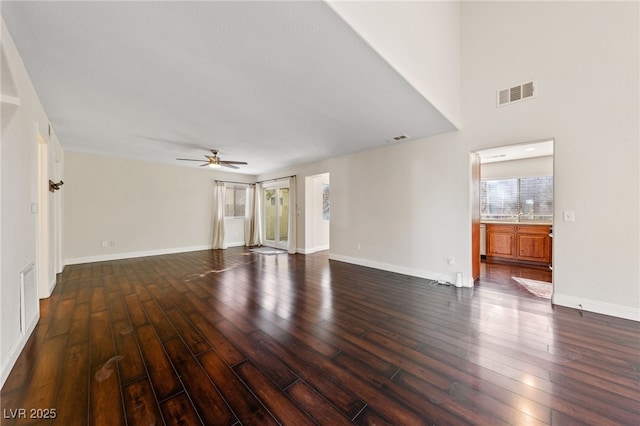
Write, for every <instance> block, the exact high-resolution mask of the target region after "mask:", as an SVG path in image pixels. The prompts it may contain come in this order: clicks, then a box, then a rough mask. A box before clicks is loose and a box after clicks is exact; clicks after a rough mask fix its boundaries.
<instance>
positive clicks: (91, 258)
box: [64, 243, 244, 265]
mask: <svg viewBox="0 0 640 426" xmlns="http://www.w3.org/2000/svg"><path fill="white" fill-rule="evenodd" d="M243 245H244V243H243ZM211 247H212V246H211V244H208V245H203V246H191V247H175V248H169V249H159V250H147V251H133V252H131V251H130V252H125V253H113V254H103V255H98V256H87V257H73V258H69V259H65V261H64V264H65V265H78V264H81V263H93V262H106V261H109V260H120V259H131V258H134V257H147V256H159V255H163V254H175V253H186V252H190V251H199V250H211Z"/></svg>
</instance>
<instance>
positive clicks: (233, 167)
mask: <svg viewBox="0 0 640 426" xmlns="http://www.w3.org/2000/svg"><path fill="white" fill-rule="evenodd" d="M220 165H221V166H223V167H228V168H230V169H239V168H240V167H238V166H234V165H232V164H228V163H227V162H226V161H221V162H220Z"/></svg>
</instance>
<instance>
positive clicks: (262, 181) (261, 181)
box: [214, 175, 297, 185]
mask: <svg viewBox="0 0 640 426" xmlns="http://www.w3.org/2000/svg"><path fill="white" fill-rule="evenodd" d="M296 176H297V175H291V176H283V177H279V178H275V179H267V180H260V181H257V182H254V183H250V182H235V181H232V180H221V179H215V181H214V182H222V183H235V184H238V185H255V184H256V183H265V182H272V181H276V180H280V179H288V178H292V177H296Z"/></svg>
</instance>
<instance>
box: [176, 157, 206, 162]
mask: <svg viewBox="0 0 640 426" xmlns="http://www.w3.org/2000/svg"><path fill="white" fill-rule="evenodd" d="M176 160H180V161H200V162H202V160H194V159H193V158H176Z"/></svg>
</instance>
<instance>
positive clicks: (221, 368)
mask: <svg viewBox="0 0 640 426" xmlns="http://www.w3.org/2000/svg"><path fill="white" fill-rule="evenodd" d="M198 358H199V360H200V364H201V365H202V368H203V369H204V370H205V371H206V373H207V375H208V376H209V378H210V379H211V380H212V381H213V383H214V384H215V386H216V387H217V388H218V390H219V391H220V393H221V394H222V396H223V397H224V398H225V400H226V401H227V403H228V404H229V406H230V407H231V409H232V410H233V412H234V413H235V414H236V416H238V420H240V422H241V423H242V424H245V425H246V424H259V425H267V424H277V423H276V421H275V419H274V418H273V417H271V415H270V414H269V412H268V411H266V410H265V409H264V407H263V406H262V404H261V403H260V401H258V400H257V399H256V397H255V396H254V395H253V393H252V392H251V390H250V389H249V388H247V387H246V386H245V384H244V383H242V381H241V380H240V378H239V377H238V376H237V375H236V374H235V372H234V371H233V370H232V369H231V367H229V365H227V364H226V363H225V362H224V360H223V359H222V358H221V357H220V356H219V355H218V354H217V353H216V352H214V351H209V352H206V353H204V354H201V355H200V356H199V357H198Z"/></svg>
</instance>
